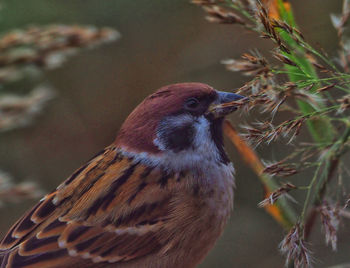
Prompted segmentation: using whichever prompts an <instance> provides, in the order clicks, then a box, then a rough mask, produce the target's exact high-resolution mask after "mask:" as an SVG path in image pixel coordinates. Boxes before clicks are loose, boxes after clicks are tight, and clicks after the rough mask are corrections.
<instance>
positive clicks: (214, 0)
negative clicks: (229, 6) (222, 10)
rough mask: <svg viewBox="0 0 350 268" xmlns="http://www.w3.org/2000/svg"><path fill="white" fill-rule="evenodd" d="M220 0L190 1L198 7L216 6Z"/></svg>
mask: <svg viewBox="0 0 350 268" xmlns="http://www.w3.org/2000/svg"><path fill="white" fill-rule="evenodd" d="M219 2H220V0H192V1H191V3H192V4H195V5H199V6H212V5H217V4H218V3H219Z"/></svg>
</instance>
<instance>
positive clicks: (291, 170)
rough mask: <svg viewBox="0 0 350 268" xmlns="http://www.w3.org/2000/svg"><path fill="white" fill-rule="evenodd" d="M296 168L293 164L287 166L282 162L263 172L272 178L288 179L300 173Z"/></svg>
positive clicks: (268, 167) (270, 166)
mask: <svg viewBox="0 0 350 268" xmlns="http://www.w3.org/2000/svg"><path fill="white" fill-rule="evenodd" d="M294 166H295V165H293V164H285V163H284V161H280V162H277V163H274V164H272V165H269V166H267V167H266V168H265V169H264V170H263V172H264V173H267V174H270V175H272V176H281V177H288V176H292V175H294V174H296V173H298V171H297V170H296V169H295V167H294ZM286 186H289V184H286Z"/></svg>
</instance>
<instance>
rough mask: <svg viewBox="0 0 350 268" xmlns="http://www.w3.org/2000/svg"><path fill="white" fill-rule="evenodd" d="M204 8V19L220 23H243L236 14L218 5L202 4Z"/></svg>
mask: <svg viewBox="0 0 350 268" xmlns="http://www.w3.org/2000/svg"><path fill="white" fill-rule="evenodd" d="M203 8H204V10H205V11H206V12H207V13H208V16H207V17H206V19H207V20H208V21H210V22H216V23H222V24H234V23H238V24H241V25H245V21H244V20H243V19H242V18H241V17H240V16H238V15H237V14H235V13H233V12H231V11H228V10H226V9H224V8H222V7H219V6H216V5H214V6H204V7H203Z"/></svg>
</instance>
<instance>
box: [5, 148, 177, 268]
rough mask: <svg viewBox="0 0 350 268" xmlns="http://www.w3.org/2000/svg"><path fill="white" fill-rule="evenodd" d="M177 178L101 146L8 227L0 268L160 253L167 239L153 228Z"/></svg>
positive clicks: (165, 214) (167, 207)
mask: <svg viewBox="0 0 350 268" xmlns="http://www.w3.org/2000/svg"><path fill="white" fill-rule="evenodd" d="M177 180H178V177H177V176H176V175H175V174H165V173H164V172H162V171H161V170H160V169H157V168H152V167H148V166H145V165H142V164H140V163H139V162H137V161H135V160H133V159H131V158H127V157H124V156H123V155H122V154H121V153H120V151H118V149H117V148H115V147H113V146H110V147H107V148H106V149H105V150H103V151H102V152H101V153H100V154H98V155H97V156H96V157H95V158H93V159H92V160H90V161H89V162H88V163H87V164H86V165H84V166H83V167H82V168H80V169H78V170H77V171H75V172H74V173H73V174H72V176H71V177H69V178H68V179H67V180H66V181H65V182H64V183H62V184H61V185H60V186H59V187H57V190H56V191H54V192H52V193H50V194H48V195H47V196H46V197H45V198H44V199H43V200H42V201H40V202H39V203H38V204H37V205H36V206H35V207H34V208H33V209H32V210H30V211H29V212H28V213H26V214H25V215H24V216H23V217H22V218H21V219H20V220H19V221H18V222H17V223H16V224H15V225H14V226H13V227H12V228H11V229H10V231H9V232H8V234H7V235H6V236H5V238H4V239H3V240H2V241H1V244H0V256H1V255H2V256H5V257H4V260H3V262H2V265H1V268H2V267H7V268H9V267H23V268H24V267H25V268H30V267H39V266H40V267H55V265H56V264H57V265H58V267H62V263H64V261H67V260H71V259H76V258H78V259H81V260H83V259H90V260H91V261H93V262H110V263H113V262H124V261H129V260H133V259H136V258H140V257H142V256H145V255H147V254H150V253H153V252H157V251H160V250H161V249H162V248H164V247H165V246H166V245H165V244H166V243H167V241H165V240H164V239H162V238H161V237H160V235H159V233H160V232H159V230H160V229H161V228H162V227H163V226H164V223H165V222H166V221H167V220H169V217H170V212H171V198H172V192H171V191H170V190H169V189H168V188H167V187H166V186H167V184H168V183H171V181H173V182H175V181H177ZM145 200H147V202H146V203H145ZM67 258H68V259H67ZM60 265H61V266H60Z"/></svg>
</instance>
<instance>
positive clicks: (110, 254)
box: [0, 82, 244, 268]
mask: <svg viewBox="0 0 350 268" xmlns="http://www.w3.org/2000/svg"><path fill="white" fill-rule="evenodd" d="M242 99H244V97H243V96H241V95H239V94H235V93H232V92H224V91H218V90H216V89H214V88H213V87H211V86H209V85H207V84H203V83H196V82H187V83H177V84H172V85H168V86H164V87H162V88H160V89H159V90H157V91H155V92H154V93H153V94H151V95H149V96H148V97H146V98H145V99H144V100H143V101H142V102H141V103H140V104H139V105H138V106H137V107H136V108H135V109H134V110H133V111H132V112H131V114H130V115H129V116H128V117H127V118H126V120H125V121H124V123H123V124H122V126H121V128H120V130H119V132H118V134H117V137H116V139H115V140H114V142H113V143H112V144H111V145H109V146H107V147H106V148H105V149H103V150H102V151H101V152H99V153H98V154H97V155H96V156H94V157H93V158H92V159H91V160H89V161H88V162H87V163H86V164H85V165H83V166H82V167H80V168H79V169H77V170H76V171H75V172H74V173H73V174H72V175H71V176H70V177H68V178H67V179H66V180H65V181H64V182H63V183H62V184H60V185H59V186H58V187H57V188H56V189H54V190H53V191H52V192H51V193H49V194H47V195H45V196H44V197H43V198H42V199H41V200H40V201H39V202H38V203H37V204H36V205H35V206H34V207H33V208H32V209H30V210H29V211H28V212H27V213H25V214H24V215H23V216H22V217H21V218H20V219H19V220H18V221H17V222H16V223H15V224H14V225H13V226H12V227H11V228H10V230H9V231H8V233H7V234H6V235H5V237H4V238H3V239H2V240H1V242H0V267H1V268H34V267H40V268H49V267H50V268H58V267H63V268H65V267H67V268H68V267H84V268H86V267H87V268H89V267H101V268H102V267H114V268H134V267H137V268H165V267H166V268H175V267H184V268H191V267H196V266H197V265H198V264H199V263H201V262H202V261H203V259H204V258H205V256H206V255H207V253H208V252H209V251H210V249H211V248H212V247H213V246H214V244H215V242H216V240H217V239H218V237H219V236H220V235H221V234H222V232H223V229H224V226H225V224H226V222H227V220H228V218H229V216H230V214H231V211H232V207H233V195H234V188H235V186H234V185H235V178H234V167H233V165H232V163H231V162H230V160H229V158H228V156H227V154H226V151H225V149H224V143H223V128H222V126H223V122H224V120H225V116H226V115H228V114H230V113H231V112H233V111H234V110H236V109H237V105H235V102H237V101H239V100H242Z"/></svg>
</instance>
